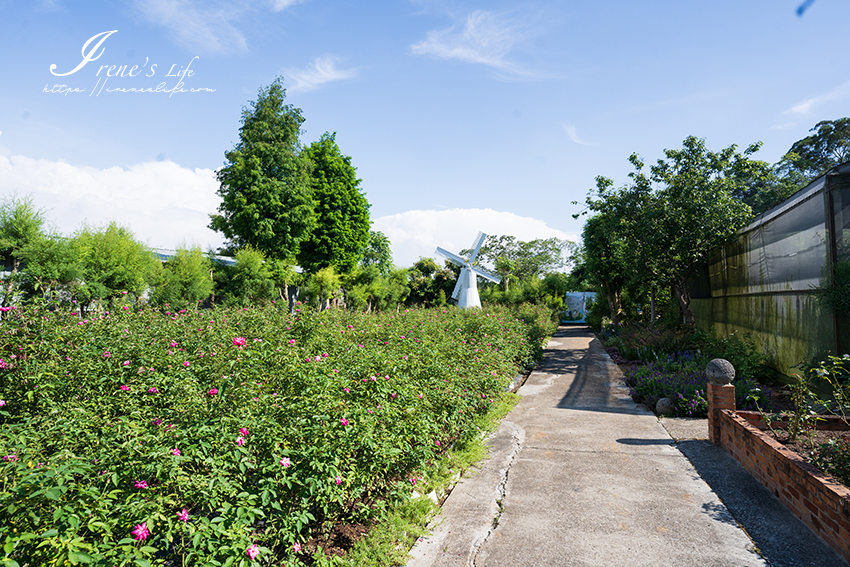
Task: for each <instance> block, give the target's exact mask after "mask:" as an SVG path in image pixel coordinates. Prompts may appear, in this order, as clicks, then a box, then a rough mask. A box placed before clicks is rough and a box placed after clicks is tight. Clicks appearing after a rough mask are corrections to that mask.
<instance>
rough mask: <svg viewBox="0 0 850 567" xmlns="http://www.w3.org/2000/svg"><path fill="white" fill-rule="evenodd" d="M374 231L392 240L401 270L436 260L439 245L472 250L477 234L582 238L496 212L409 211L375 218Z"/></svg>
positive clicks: (466, 210)
mask: <svg viewBox="0 0 850 567" xmlns="http://www.w3.org/2000/svg"><path fill="white" fill-rule="evenodd" d="M372 230H379V231H381V232H383V233H384V234H385V235H386V236H387V238H389V239H390V242H391V243H392V251H393V261H394V262H395V264H396V265H397V266H401V267H408V266H412V265H413V264H414V263H415V262H416V261H417V260H418V259H419V258H420V257H428V258H435V257H436V254H435V252H434V251H435V249H436V248H437V246H440V247H442V248H445V249H446V250H448V251H449V252H460V251H461V250H463V249H465V248H469V247H470V245H471V244H472V241H473V240H474V239H475V235H476V234H478V231H482V232H484V233H486V234H490V235H511V236H515V237H517V238H518V239H519V240H524V241H528V240H534V239H536V238H552V237H555V238H562V239H567V240H572V241H577V240H578V239H579V238H578V235H573V234H567V233H565V232H562V231H560V230H557V229H555V228H551V227H549V226H547V225H546V223H545V222H544V221H542V220H538V219H535V218H531V217H521V216H519V215H516V214H514V213H508V212H501V211H494V210H493V209H447V210H443V211H421V210H416V211H407V212H404V213H399V214H395V215H387V216H383V217H379V218H377V219H375V220H374V221H373V222H372Z"/></svg>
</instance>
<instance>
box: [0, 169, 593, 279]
mask: <svg viewBox="0 0 850 567" xmlns="http://www.w3.org/2000/svg"><path fill="white" fill-rule="evenodd" d="M218 187H219V185H218V182H217V181H216V179H215V172H214V171H213V170H211V169H189V168H186V167H181V166H180V165H178V164H176V163H173V162H170V161H162V162H156V161H153V162H146V163H141V164H138V165H134V166H132V167H130V168H127V169H123V168H120V167H110V168H107V169H98V168H95V167H89V166H77V165H72V164H69V163H66V162H64V161H51V160H45V159H38V160H37V159H33V158H30V157H26V156H22V155H2V154H0V196H2V197H5V198H8V197H9V196H11V195H12V194H14V193H17V194H18V195H19V196H22V197H23V196H27V195H31V196H32V198H33V201H34V202H35V205H36V207H38V208H40V209H43V210H44V211H45V213H46V214H45V217H46V218H47V220H48V222H49V223H50V224H52V225H54V226H55V228H56V229H57V230H58V231H59V232H60V233H62V234H65V235H71V234H73V233H74V231H76V230H77V229H79V228H80V227H81V226H82V224H83V223H86V224H88V225H90V226H104V225H106V224H107V223H109V222H111V221H115V222H117V223H119V224H120V225H122V226H125V227H127V228H129V229H130V230H132V231H133V233H134V234H135V235H136V237H137V238H138V239H139V240H141V241H143V242H145V243H146V244H148V245H149V246H152V247H155V248H170V249H173V248H176V247H178V246H180V245H187V246H192V245H199V246H200V247H201V248H202V249H203V250H204V251H206V250H209V249H217V248H218V247H220V246H221V245H222V243H223V238H222V236H221V235H220V234H219V233H216V232H213V231H212V230H210V229H209V228H207V225H208V224H209V214H210V213H213V212H215V211H216V210H217V208H218V206H219V203H220V199H219V197H218V195H217V194H216V190H217V189H218ZM373 230H380V231H381V232H383V233H384V234H385V235H386V236H387V237H388V238H389V239H390V242H391V243H392V251H393V259H394V261H395V264H396V265H397V266H399V267H409V266H412V265H413V264H414V263H415V262H416V261H417V260H418V259H419V258H420V257H431V258H434V257H435V253H434V251H435V249H436V247H437V246H441V247H443V248H445V249H447V250H450V251H452V252H460V251H461V250H463V249H464V248H469V246H470V245H471V244H472V241H473V240H474V239H475V236H476V234H477V233H478V231H482V232H485V233H486V234H490V235H512V236H515V237H517V238H518V239H520V240H526V241H528V240H533V239H535V238H551V237H556V238H561V239H567V240H573V241H576V240H578V235H574V234H567V233H565V232H562V231H560V230H558V229H555V228H552V227H550V226H548V225H547V224H546V223H545V222H544V221H542V220H538V219H535V218H532V217H523V216H519V215H517V214H514V213H510V212H505V211H494V210H493V209H446V210H414V211H406V212H403V213H398V214H394V215H386V216H383V217H379V218H376V219H374V220H373Z"/></svg>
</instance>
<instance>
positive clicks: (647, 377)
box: [624, 351, 770, 417]
mask: <svg viewBox="0 0 850 567" xmlns="http://www.w3.org/2000/svg"><path fill="white" fill-rule="evenodd" d="M709 360H711V358H709V357H707V356H703V355H700V354H695V353H693V352H690V351H686V352H679V353H675V354H671V355H667V356H666V357H663V358H662V359H661V360H659V361H657V362H649V363H646V364H637V365H629V366H628V367H627V368H625V369H624V375H625V378H624V382H625V384H626V386H628V387H629V391H630V393H631V395H632V398H633V399H634V400H635V401H636V402H638V403H645V404H647V406H649V408H650V409H651V410H653V411H654V410H655V403H656V402H657V401H658V400H659V399H660V398H670V399H671V400H673V403H674V407H675V413H674V415H675V416H678V417H706V415H707V412H708V400H707V398H706V385H707V383H708V379H707V378H706V376H705V365H706V363H707V362H708V361H709ZM735 398H736V401H737V404H738V407H743V408H754V407H756V405H757V404H758V405H760V407H770V391H768V390H763V389H761V388H759V387H758V385H757V384H756V383H755V382H754V381H753V380H751V379H748V378H741V379H738V380H736V381H735Z"/></svg>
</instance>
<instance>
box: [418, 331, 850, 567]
mask: <svg viewBox="0 0 850 567" xmlns="http://www.w3.org/2000/svg"><path fill="white" fill-rule="evenodd" d="M621 377H622V374H621V373H620V371H619V369H618V368H617V365H616V364H614V362H613V361H612V360H611V359H610V357H608V355H607V354H606V353H605V351H604V349H603V348H602V345H601V343H600V342H599V341H598V340H596V339H595V338H594V336H593V334H592V333H591V332H590V331H589V330H588V329H587V328H586V327H561V328H560V329H559V330H558V333H556V335H555V336H554V337H553V338H552V339H551V340H550V341H549V344H548V345H547V348H546V353H545V357H544V359H543V361H542V362H541V363H540V364H539V365H538V367H537V368H536V369H535V370H534V372H532V373H531V375H530V376H529V378H528V380H527V381H526V382H525V384H524V385H523V386H522V388H521V389H520V390H519V393H520V394H521V395H522V400H521V401H520V403H519V404H518V405H517V407H516V408H514V410H513V411H512V412H511V413H510V414H509V415H508V416H507V417H506V418H505V419H504V420H503V421H502V423H501V426H500V428H499V429H498V431H497V432H496V433H495V434H494V435H493V436H491V438H490V439H489V441H488V445H489V447H490V457H489V458H488V459H487V460H485V461H483V462H482V463H479V466H478V467H477V468H476V469H474V470H473V471H470V473H469V474H467V475H466V476H465V477H464V478H463V479H461V481H460V482H459V483H458V485H457V486H456V487H455V488H454V490H453V491H452V493H451V494H450V496H449V497H448V498H447V499H446V501H445V502H444V504H443V508H442V513H441V514H440V515H439V516H438V517H437V518H435V520H434V522H432V525H431V529H432V535H430V536H429V537H426V538H422V539H421V540H420V541H419V542H418V543H417V544H416V545H415V546H414V548H413V549H412V550H411V559H410V561H409V562H408V567H431V566H455V565H457V566H461V565H463V566H467V565H475V566H477V567H498V566H510V567H524V566H543V565H546V566H550V565H565V566H573V565H574V566H600V567H601V566H605V567H610V566H620V565H622V566H625V565H628V566H644V565H646V566H649V565H653V566H656V565H670V566H678V565H683V566H685V565H688V566H689V565H702V566H714V565H717V566H720V565H723V566H727V565H728V566H765V565H772V566H782V565H798V566H807V565H812V566H815V565H817V566H820V567H828V566H844V567H847V563H846V562H844V561H843V560H842V559H841V558H840V557H838V555H837V554H835V552H833V551H832V550H831V549H829V548H828V547H827V546H826V545H825V544H824V543H823V542H821V540H819V539H818V538H817V537H816V536H815V535H814V534H813V533H812V532H811V531H809V530H808V528H806V527H805V526H804V525H803V524H802V523H801V522H800V521H799V520H797V518H795V517H794V516H793V515H791V514H790V512H788V511H787V509H784V507H783V506H782V504H781V503H780V502H779V501H778V500H776V498H775V497H774V496H773V495H772V494H770V493H769V492H767V491H766V490H764V489H763V488H762V487H761V485H759V484H758V483H757V482H755V481H754V480H753V479H752V477H751V476H750V475H748V474H747V473H746V471H744V470H743V469H742V468H741V467H740V466H739V465H738V464H737V463H736V462H735V461H734V460H732V459H731V457H729V456H728V455H727V454H726V453H725V452H724V451H723V450H722V449H721V448H718V447H715V446H714V445H712V444H711V443H708V442H707V441H705V440H704V439H701V438H700V434H699V431H700V428H701V425H699V424H698V423H696V422H690V423H675V422H670V423H668V424H667V425H668V426H669V427H670V429H671V431H676V432H681V433H675V435H676V439H674V437H672V436H671V435H670V434H669V433H668V430H667V429H665V426H664V425H663V424H662V422H660V421H659V420H658V419H657V418H656V417H655V416H654V415H653V414H652V413H651V412H649V411H647V410H646V409H645V408H643V407H641V406H638V405H637V404H635V403H634V402H633V401H632V400H631V398H630V397H629V394H628V390H627V389H626V388H625V387H624V386H623V385H622V383H621V381H620V378H621ZM677 440H678V441H677ZM689 459H690V460H689ZM727 501H728V503H729V505H728V506H727V504H726V503H727ZM783 509H784V511H783ZM777 522H778V523H777ZM764 528H766V529H764ZM748 534H749V535H748ZM754 534H755V535H754ZM776 534H779V536H778V537H777V535H776ZM751 536H752V539H751Z"/></svg>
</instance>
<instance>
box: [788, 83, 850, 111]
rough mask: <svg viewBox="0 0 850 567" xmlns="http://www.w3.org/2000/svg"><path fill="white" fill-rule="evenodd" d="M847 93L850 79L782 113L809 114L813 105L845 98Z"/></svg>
mask: <svg viewBox="0 0 850 567" xmlns="http://www.w3.org/2000/svg"><path fill="white" fill-rule="evenodd" d="M848 95H850V81H847V82H845V83H843V84H841V85H839V86H837V87H836V88H834V89H832V90H831V91H829V92H826V93H824V94H821V95H818V96H813V97H811V98H807V99H806V100H804V101H803V102H800V103H798V104H796V105H794V106H792V107H791V108H789V109H788V110H786V111H785V112H784V113H783V114H797V115H800V116H803V115H806V114H811V112H812V110H813V109H814V107H816V106H819V105H821V104H823V103H825V102H830V101H833V100H840V99H843V98H846V97H847V96H848Z"/></svg>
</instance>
